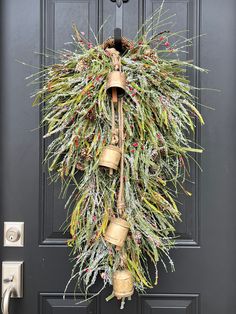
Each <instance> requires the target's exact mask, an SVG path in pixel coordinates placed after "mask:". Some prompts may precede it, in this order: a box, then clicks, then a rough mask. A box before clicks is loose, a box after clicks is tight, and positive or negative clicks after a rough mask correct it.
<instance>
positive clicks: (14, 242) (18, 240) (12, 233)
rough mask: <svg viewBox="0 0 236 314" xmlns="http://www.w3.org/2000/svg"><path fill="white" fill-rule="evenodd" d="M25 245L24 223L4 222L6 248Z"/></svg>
mask: <svg viewBox="0 0 236 314" xmlns="http://www.w3.org/2000/svg"><path fill="white" fill-rule="evenodd" d="M23 245H24V223H23V222H4V246H14V247H17V246H21V247H22V246H23Z"/></svg>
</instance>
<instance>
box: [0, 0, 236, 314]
mask: <svg viewBox="0 0 236 314" xmlns="http://www.w3.org/2000/svg"><path fill="white" fill-rule="evenodd" d="M160 4H161V1H158V0H129V1H128V2H127V3H124V4H123V6H122V11H123V12H122V17H123V35H124V36H126V37H128V38H131V39H132V38H133V37H134V36H135V34H136V32H137V30H138V29H139V27H140V25H141V24H142V22H143V21H144V20H145V18H146V17H147V16H149V15H150V14H151V13H152V12H153V11H154V10H155V9H156V8H157V7H158V6H159V5H160ZM0 6H1V11H0V21H1V22H0V23H1V34H0V39H1V52H0V64H1V66H0V69H1V74H0V78H1V85H0V86H1V87H0V89H1V92H0V95H1V114H0V120H1V123H0V127H1V132H0V138H1V142H0V143H1V154H0V159H1V162H0V168H1V198H0V201H1V207H0V208H1V212H0V215H1V216H0V217H1V234H0V238H1V239H2V238H3V222H4V221H18V222H24V223H25V243H24V247H18V248H14V247H3V243H2V242H1V248H0V256H1V260H2V261H24V278H23V280H24V297H23V299H14V300H11V302H10V303H11V304H10V314H52V313H53V314H73V313H78V314H80V313H87V314H108V313H113V314H115V313H117V314H118V313H121V312H120V309H119V302H117V300H112V301H110V302H108V303H107V302H106V301H105V297H106V296H108V295H109V294H110V293H111V288H107V289H106V290H104V291H103V292H102V294H101V295H99V296H96V297H94V298H93V299H91V300H90V301H88V302H85V303H81V304H76V303H77V302H76V301H75V300H74V293H73V291H72V290H70V291H69V292H68V293H67V297H66V299H65V300H63V298H62V295H63V291H64V288H65V285H66V283H67V280H68V279H69V276H70V271H71V267H72V264H71V263H70V262H69V261H68V255H69V249H68V248H67V246H66V238H67V235H66V234H63V232H62V231H60V226H61V224H62V222H63V221H64V219H65V217H66V211H65V209H64V201H63V200H61V199H58V196H59V186H57V185H49V184H48V179H47V174H46V172H45V169H44V167H43V166H42V160H43V157H44V151H45V143H44V141H43V138H42V136H43V134H42V133H43V132H42V131H40V130H39V129H37V127H38V125H39V119H40V110H39V109H38V108H36V109H35V108H34V109H32V108H31V101H32V99H31V98H30V95H31V94H32V93H33V91H34V90H35V88H37V86H26V81H25V80H24V78H25V77H27V76H29V75H31V74H32V73H34V72H35V71H37V69H35V68H32V67H27V66H23V65H22V64H21V63H19V62H16V59H18V60H21V61H24V62H25V63H27V64H31V65H33V66H35V67H36V68H40V67H42V66H43V65H44V64H45V62H46V60H45V58H44V57H43V53H45V51H46V50H45V49H46V48H50V49H59V48H62V47H64V43H65V42H68V41H70V40H71V38H70V34H71V25H72V23H73V22H74V23H76V24H77V26H78V29H79V30H80V31H83V32H85V34H86V36H91V31H90V27H91V28H92V29H93V30H94V32H95V33H96V32H97V31H98V29H99V27H100V26H101V25H102V24H103V23H104V21H105V20H106V19H107V18H108V17H109V16H110V18H109V19H108V22H106V24H105V26H104V29H103V31H102V32H101V36H100V40H101V41H102V40H104V39H106V38H107V37H108V36H110V35H112V34H113V29H114V26H115V23H116V20H115V17H116V13H117V12H116V4H115V3H114V2H112V1H110V0H21V1H19V0H2V1H1V4H0ZM165 7H166V9H169V13H170V15H171V14H173V13H176V16H175V17H174V18H173V22H174V23H175V26H174V28H175V29H176V30H183V29H187V30H188V31H187V32H186V35H187V36H189V37H192V36H198V35H199V34H200V33H203V34H206V36H204V37H201V38H197V39H196V40H195V41H194V46H193V48H192V49H190V50H189V58H190V59H193V60H194V63H195V64H199V65H201V66H202V67H206V68H208V69H209V70H210V72H209V74H207V75H205V74H204V75H201V76H199V75H196V74H195V73H190V74H189V75H190V76H191V79H192V81H193V83H194V84H195V85H197V86H199V87H200V86H202V87H211V88H218V89H220V90H221V92H220V93H219V92H211V91H205V90H203V91H201V92H199V97H200V100H201V102H202V103H204V104H205V105H207V106H212V107H214V108H215V109H216V110H214V111H212V110H209V109H206V108H204V107H203V108H202V114H203V116H204V117H205V122H206V124H205V126H204V127H203V128H202V129H201V130H198V132H197V140H198V142H199V143H200V144H201V145H202V146H203V147H204V148H205V152H204V153H203V155H202V156H201V158H200V157H198V162H199V163H200V165H201V167H202V168H203V172H202V173H201V171H200V170H199V168H197V167H193V169H192V176H193V181H194V182H195V183H194V184H191V185H190V187H189V188H191V190H192V193H193V196H192V197H191V198H189V199H184V200H182V201H183V206H182V212H183V215H182V218H183V222H182V223H181V224H179V225H178V234H179V239H178V241H177V244H176V248H175V249H173V250H172V258H173V260H174V261H175V267H176V271H175V272H174V273H165V270H164V269H163V268H162V266H161V265H159V272H160V280H159V285H158V286H156V287H155V288H154V289H152V290H149V291H147V294H143V295H142V294H140V295H137V294H135V296H134V297H133V298H132V301H130V302H126V306H125V309H124V310H123V312H122V313H124V314H125V313H127V314H133V313H140V314H151V313H152V314H200V313H201V314H226V313H227V314H233V313H235V308H236V279H235V278H236V277H235V272H236V271H235V265H236V250H235V237H236V227H235V221H236V211H235V208H234V207H235V196H234V195H235V191H234V186H235V183H236V179H235V178H236V171H235V169H236V168H235V153H236V145H235V141H234V136H233V134H234V131H235V129H234V127H235V116H236V107H235V95H234V92H235V84H236V76H235V67H236V59H235V55H236V45H235V12H236V4H235V1H234V0H226V1H220V0H214V1H213V0H166V3H165ZM117 16H118V15H117ZM91 40H92V38H91ZM35 52H39V54H35ZM35 129H36V130H35ZM33 130H34V131H33ZM1 241H2V240H1ZM99 285H100V283H99V282H97V284H96V285H95V286H94V290H93V291H94V293H95V292H96V291H97V290H98V289H99ZM82 298H83V295H81V294H77V301H79V300H82Z"/></svg>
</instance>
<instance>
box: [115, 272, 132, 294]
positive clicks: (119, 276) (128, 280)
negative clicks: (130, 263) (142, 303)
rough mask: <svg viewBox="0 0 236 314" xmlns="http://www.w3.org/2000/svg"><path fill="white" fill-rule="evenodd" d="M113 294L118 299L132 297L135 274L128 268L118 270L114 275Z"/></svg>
mask: <svg viewBox="0 0 236 314" xmlns="http://www.w3.org/2000/svg"><path fill="white" fill-rule="evenodd" d="M112 284H113V294H114V295H115V296H116V297H117V299H121V298H128V297H131V296H132V294H133V293H134V282H133V276H132V274H131V272H130V271H129V270H128V269H122V270H116V271H115V272H114V274H113V276H112Z"/></svg>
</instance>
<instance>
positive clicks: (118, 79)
mask: <svg viewBox="0 0 236 314" xmlns="http://www.w3.org/2000/svg"><path fill="white" fill-rule="evenodd" d="M114 88H115V89H116V90H117V96H118V97H121V96H123V95H124V93H125V88H126V78H125V74H124V73H123V72H120V71H113V72H111V73H109V74H108V77H107V85H106V91H107V94H108V95H110V96H111V95H112V90H114Z"/></svg>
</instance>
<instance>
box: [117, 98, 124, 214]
mask: <svg viewBox="0 0 236 314" xmlns="http://www.w3.org/2000/svg"><path fill="white" fill-rule="evenodd" d="M118 116H119V147H120V149H121V161H120V188H119V194H118V200H117V208H118V210H119V215H120V216H121V217H122V218H123V216H124V209H125V198H124V116H123V98H121V99H119V100H118Z"/></svg>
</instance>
